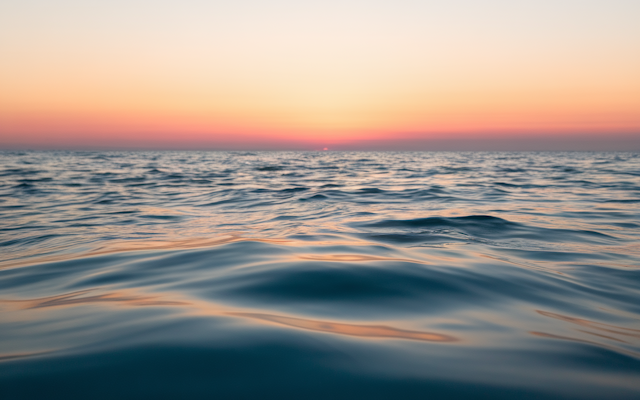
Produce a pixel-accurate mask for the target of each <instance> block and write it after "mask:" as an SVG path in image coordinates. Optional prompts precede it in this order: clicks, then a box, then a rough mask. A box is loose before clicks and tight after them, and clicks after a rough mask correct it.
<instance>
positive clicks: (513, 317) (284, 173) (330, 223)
mask: <svg viewBox="0 0 640 400" xmlns="http://www.w3.org/2000/svg"><path fill="white" fill-rule="evenodd" d="M0 323H1V329H0V397H2V398H3V399H35V398H48V399H58V398H59V399H86V398H92V399H113V398H120V399H123V398H124V399H129V398H131V399H138V398H154V399H160V398H170V399H174V398H185V399H186V398H189V399H200V398H202V399H205V398H206V399H211V398H222V399H226V398H234V399H235V398H247V399H253V398H296V399H299V398H318V399H326V398H333V399H354V398H358V399H360V398H363V399H364V398H369V399H390V398H400V399H425V398H433V399H456V398H461V399H462V398H464V399H468V398H486V399H512V398H521V399H527V398H531V399H533V398H545V399H603V398H607V399H637V398H640V154H633V153H444V152H442V153H418V152H416V153H366V152H362V153H358V152H353V153H341V152H317V153H314V152H284V153H279V152H4V153H0Z"/></svg>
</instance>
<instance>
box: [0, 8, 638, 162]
mask: <svg viewBox="0 0 640 400" xmlns="http://www.w3.org/2000/svg"><path fill="white" fill-rule="evenodd" d="M639 16H640V1H638V0H597V1H596V0H537V1H528V0H519V1H514V0H484V1H480V0H448V1H442V0H438V1H430V0H421V1H418V0H394V1H389V0H387V1H380V0H367V1H364V0H322V1H320V0H307V1H293V0H271V1H266V0H263V1H258V0H234V1H216V0H208V1H205V0H180V1H177V0H153V1H152V0H126V1H125V0H110V1H95V0H19V1H18V0H6V1H3V2H0V149H19V148H20V149H49V148H51V149H202V150H216V149H220V150H226V149H239V150H240V149H247V150H249V149H251V150H260V149H266V150H276V149H284V150H286V149H300V150H319V149H324V148H328V149H331V150H639V151H640V23H638V18H639Z"/></svg>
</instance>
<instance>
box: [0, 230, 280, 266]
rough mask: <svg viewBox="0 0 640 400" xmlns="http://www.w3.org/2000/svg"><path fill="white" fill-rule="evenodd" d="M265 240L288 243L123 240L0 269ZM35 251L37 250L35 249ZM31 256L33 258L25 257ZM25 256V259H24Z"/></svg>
mask: <svg viewBox="0 0 640 400" xmlns="http://www.w3.org/2000/svg"><path fill="white" fill-rule="evenodd" d="M243 241H250V242H265V243H274V244H282V243H289V241H288V240H284V239H260V238H244V237H241V236H240V235H235V234H229V235H226V236H223V237H218V238H191V239H181V240H144V241H123V242H116V243H113V244H109V245H107V246H103V247H99V248H97V249H94V250H91V251H88V252H86V253H79V254H75V255H69V254H57V255H50V256H40V257H38V256H37V253H34V254H26V256H25V257H22V258H23V259H21V260H19V261H7V262H0V269H4V268H15V267H23V266H28V265H33V264H42V263H49V262H56V261H70V260H74V259H79V258H86V257H95V256H102V255H106V254H112V253H120V252H128V251H150V250H188V249H196V248H201V247H210V246H218V245H222V244H228V243H233V242H243ZM36 251H37V250H36ZM27 257H33V258H27ZM25 258H26V259H25Z"/></svg>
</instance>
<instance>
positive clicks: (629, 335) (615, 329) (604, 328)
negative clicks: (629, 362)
mask: <svg viewBox="0 0 640 400" xmlns="http://www.w3.org/2000/svg"><path fill="white" fill-rule="evenodd" d="M536 312H537V313H538V314H540V315H543V316H545V317H550V318H553V319H557V320H560V321H565V322H569V323H571V324H575V325H579V326H583V327H587V328H591V329H594V330H596V332H593V331H590V330H585V329H578V331H579V332H581V333H586V334H588V335H591V336H595V337H597V338H601V339H606V340H610V341H613V342H617V343H621V344H625V345H635V344H637V343H629V342H630V341H631V342H638V341H637V340H635V339H637V338H640V330H638V329H632V328H625V327H621V326H616V325H610V324H604V323H602V322H596V321H589V320H587V319H582V318H576V317H570V316H567V315H561V314H556V313H552V312H549V311H542V310H536ZM529 333H531V334H532V335H535V336H540V337H546V338H551V339H561V340H570V341H572V342H577V343H586V344H590V345H594V346H599V347H603V348H606V349H609V350H612V351H616V352H621V353H625V354H628V355H631V356H633V357H639V356H640V353H639V352H637V351H634V350H629V349H628V348H624V347H621V346H616V345H611V344H608V343H602V342H601V341H598V342H596V341H592V340H586V339H580V338H576V337H570V336H562V335H556V334H552V333H545V332H529ZM612 335H613V336H612ZM615 335H620V336H622V338H620V337H615Z"/></svg>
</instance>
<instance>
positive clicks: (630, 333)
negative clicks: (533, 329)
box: [536, 310, 640, 341]
mask: <svg viewBox="0 0 640 400" xmlns="http://www.w3.org/2000/svg"><path fill="white" fill-rule="evenodd" d="M536 312H537V313H538V314H540V315H544V316H545V317H551V318H554V319H558V320H560V321H566V322H570V323H572V324H576V325H580V326H585V327H588V328H593V329H597V330H600V331H603V332H608V333H613V334H616V335H622V336H627V337H633V338H640V329H631V328H624V327H621V326H615V325H609V324H603V323H602V322H595V321H589V320H588V319H582V318H575V317H569V316H566V315H561V314H556V313H552V312H549V311H542V310H536ZM581 332H585V333H589V334H594V333H592V332H589V331H584V330H581ZM599 336H601V335H599ZM614 340H618V341H620V340H619V339H614Z"/></svg>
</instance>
